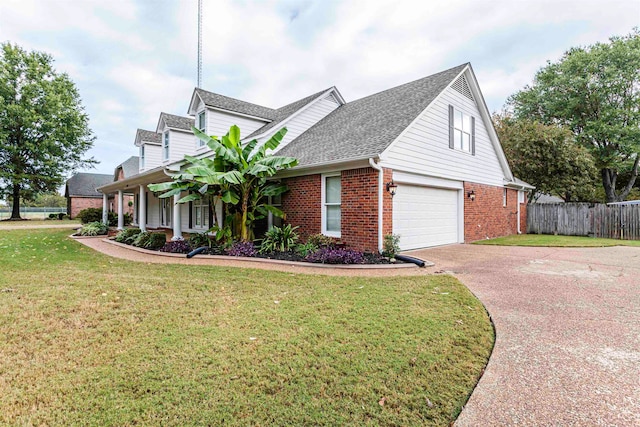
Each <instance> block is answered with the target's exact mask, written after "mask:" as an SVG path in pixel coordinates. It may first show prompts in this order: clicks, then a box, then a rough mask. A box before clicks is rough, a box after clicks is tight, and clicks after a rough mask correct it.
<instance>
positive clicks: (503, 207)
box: [98, 64, 533, 251]
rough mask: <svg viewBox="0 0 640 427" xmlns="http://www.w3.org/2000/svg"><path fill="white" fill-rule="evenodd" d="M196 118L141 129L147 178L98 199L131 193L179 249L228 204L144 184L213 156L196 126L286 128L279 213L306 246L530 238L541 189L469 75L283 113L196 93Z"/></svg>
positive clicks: (213, 130) (331, 91)
mask: <svg viewBox="0 0 640 427" xmlns="http://www.w3.org/2000/svg"><path fill="white" fill-rule="evenodd" d="M188 115H189V116H190V117H181V116H176V115H171V114H167V113H161V114H160V118H159V120H158V125H157V127H156V129H155V131H145V130H141V129H139V130H138V131H137V133H136V138H135V144H136V146H138V147H139V149H140V163H139V173H138V174H137V175H133V176H130V177H128V178H126V179H124V180H121V181H117V182H113V183H109V184H106V185H104V186H102V187H100V188H99V189H98V191H100V192H102V193H103V197H105V199H106V198H107V197H108V195H109V194H114V193H117V194H118V197H119V198H121V197H123V194H125V193H127V192H129V193H133V194H135V195H136V196H135V197H136V210H137V212H138V214H137V218H138V224H139V226H140V227H141V228H143V229H146V228H147V227H149V228H163V227H166V228H172V229H173V235H174V238H180V237H181V236H182V232H197V231H203V230H206V229H207V228H209V226H210V225H212V224H213V221H214V215H213V213H214V212H213V210H214V209H215V211H216V212H221V210H222V206H221V205H218V206H215V208H213V207H210V206H209V204H208V202H206V201H203V202H199V203H190V204H189V205H188V206H187V205H186V204H185V205H177V204H175V203H174V202H175V201H177V200H178V199H179V198H180V197H182V196H181V195H176V196H175V198H174V200H173V201H172V200H168V199H159V198H158V197H157V195H155V194H153V193H152V192H150V191H149V190H148V188H147V185H148V184H150V183H157V182H163V181H167V180H169V178H168V176H167V174H168V173H171V172H175V171H179V170H180V168H181V167H183V166H184V161H183V158H184V155H185V154H190V155H196V156H212V155H213V153H211V151H210V150H209V148H208V147H207V146H205V145H204V144H203V143H202V142H201V141H200V140H198V139H197V138H196V137H195V136H194V135H193V132H192V131H191V128H192V126H195V127H197V128H198V129H201V130H203V131H204V132H206V133H207V134H209V135H224V134H225V133H226V132H227V131H228V129H229V127H230V126H231V125H234V124H235V125H238V126H239V127H240V129H241V131H242V135H243V140H244V141H247V142H248V141H250V140H253V139H257V140H258V141H259V142H264V141H266V140H267V139H268V138H269V137H270V136H271V135H273V133H275V132H276V131H278V130H279V129H281V128H282V127H285V126H286V127H287V129H288V133H287V135H286V137H285V138H284V140H283V141H282V143H281V145H280V147H278V150H277V151H276V152H277V154H279V155H286V156H293V157H296V158H297V159H298V161H299V165H298V166H296V167H295V168H293V169H290V170H286V171H284V172H282V173H281V174H280V176H279V178H281V179H282V180H283V181H284V182H285V183H286V184H287V185H288V186H289V189H290V191H289V192H288V193H286V194H285V195H283V196H282V198H281V200H272V203H273V204H276V205H280V206H281V208H282V209H283V210H284V211H285V213H286V214H287V217H286V222H288V223H291V224H293V225H296V226H299V227H300V228H299V232H300V234H301V235H302V236H303V237H305V236H308V235H310V234H315V233H323V234H326V235H329V236H334V237H338V238H340V239H341V240H342V241H343V242H344V243H345V244H346V245H348V246H349V247H352V248H356V249H360V250H370V251H374V250H378V249H379V248H380V247H381V245H382V240H383V236H384V235H386V234H390V233H394V234H399V235H400V236H401V238H400V246H401V248H402V249H403V250H407V249H415V248H422V247H429V246H437V245H444V244H450V243H461V242H470V241H474V240H479V239H485V238H489V237H497V236H503V235H508V234H514V233H519V232H521V231H523V230H524V224H525V221H524V218H526V192H527V191H528V190H529V189H531V188H533V187H531V186H530V185H528V184H527V183H525V182H522V181H520V180H518V179H517V178H515V177H514V176H513V174H512V172H511V170H510V168H509V165H508V163H507V160H506V158H505V155H504V152H503V151H502V148H501V145H500V142H499V141H498V137H497V135H496V132H495V130H494V128H493V125H492V123H491V118H490V114H489V111H488V109H487V107H486V104H485V102H484V99H483V97H482V93H481V91H480V87H479V86H478V82H477V80H476V77H475V74H474V72H473V70H472V68H471V65H470V64H462V65H460V66H457V67H455V68H451V69H449V70H446V71H443V72H440V73H437V74H434V75H431V76H428V77H425V78H423V79H420V80H416V81H413V82H410V83H407V84H404V85H401V86H398V87H394V88H391V89H388V90H385V91H382V92H379V93H376V94H374V95H370V96H367V97H365V98H362V99H359V100H356V101H352V102H346V101H345V100H344V99H343V97H342V95H341V94H340V92H339V91H338V89H337V88H335V87H330V88H328V89H325V90H323V91H320V92H318V93H315V94H313V95H310V96H307V97H305V98H302V99H300V100H298V101H296V102H293V103H291V104H288V105H286V106H284V107H281V108H277V109H272V108H268V107H264V106H260V105H256V104H251V103H248V102H244V101H241V100H237V99H233V98H229V97H226V96H223V95H219V94H215V93H212V92H208V91H205V90H202V89H200V88H196V89H194V91H193V93H192V96H191V101H190V103H189V108H188ZM393 193H395V195H394V194H393ZM276 221H277V219H275V218H269V222H268V223H269V225H271V224H274V223H276ZM120 225H121V224H120Z"/></svg>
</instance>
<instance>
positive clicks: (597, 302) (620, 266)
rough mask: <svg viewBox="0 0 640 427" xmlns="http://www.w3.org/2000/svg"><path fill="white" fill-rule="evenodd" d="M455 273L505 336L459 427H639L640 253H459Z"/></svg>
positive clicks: (457, 249)
mask: <svg viewBox="0 0 640 427" xmlns="http://www.w3.org/2000/svg"><path fill="white" fill-rule="evenodd" d="M409 254H414V255H416V256H419V257H421V258H424V259H429V260H431V261H433V262H435V263H436V266H435V267H434V268H435V270H436V271H443V272H444V271H447V272H452V273H453V274H454V275H455V276H456V277H458V278H459V279H460V280H461V281H462V282H463V283H465V285H467V286H468V287H469V289H470V290H471V291H472V292H473V293H474V294H475V295H476V296H477V297H478V298H479V299H480V300H481V301H482V302H483V303H484V305H485V307H486V308H487V310H488V312H489V314H490V315H491V317H492V319H493V322H494V324H495V327H496V345H495V348H494V350H493V354H492V356H491V358H490V360H489V364H488V365H487V368H486V371H485V373H484V375H483V377H482V378H481V380H480V382H479V383H478V386H477V387H476V389H475V391H474V392H473V394H472V396H471V398H470V400H469V402H468V403H467V405H466V407H465V408H464V410H463V411H462V413H461V415H460V417H459V418H458V420H457V421H456V426H459V427H462V426H508V425H535V426H546V425H554V426H555V425H571V426H576V425H580V426H581V425H585V426H587V425H588V426H599V425H602V426H631V425H633V426H640V248H635V247H611V248H577V249H576V248H524V247H498V246H480V245H453V246H446V247H440V248H432V249H424V250H419V251H412V252H409Z"/></svg>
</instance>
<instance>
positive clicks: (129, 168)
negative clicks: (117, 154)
mask: <svg viewBox="0 0 640 427" xmlns="http://www.w3.org/2000/svg"><path fill="white" fill-rule="evenodd" d="M120 170H122V174H123V175H124V179H127V178H131V177H132V176H134V175H137V174H138V172H139V171H140V157H138V156H131V157H129V158H128V159H127V160H125V161H124V162H122V163H121V164H119V165H118V166H116V169H115V171H114V173H113V180H114V181H117V180H118V172H119V171H120Z"/></svg>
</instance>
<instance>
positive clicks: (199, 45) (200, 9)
mask: <svg viewBox="0 0 640 427" xmlns="http://www.w3.org/2000/svg"><path fill="white" fill-rule="evenodd" d="M201 86H202V0H198V87H201Z"/></svg>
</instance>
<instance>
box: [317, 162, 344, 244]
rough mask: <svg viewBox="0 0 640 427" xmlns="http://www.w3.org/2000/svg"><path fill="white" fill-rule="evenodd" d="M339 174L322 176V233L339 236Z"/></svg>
mask: <svg viewBox="0 0 640 427" xmlns="http://www.w3.org/2000/svg"><path fill="white" fill-rule="evenodd" d="M340 192H341V185H340V175H326V176H323V177H322V233H323V234H326V235H327V236H332V237H340V217H341V210H340Z"/></svg>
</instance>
